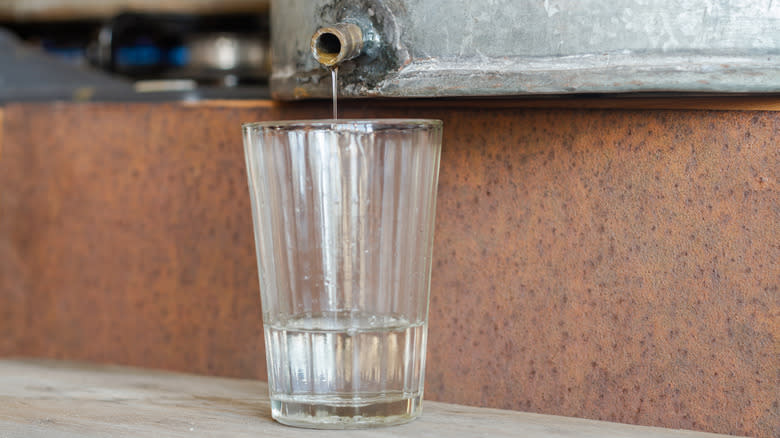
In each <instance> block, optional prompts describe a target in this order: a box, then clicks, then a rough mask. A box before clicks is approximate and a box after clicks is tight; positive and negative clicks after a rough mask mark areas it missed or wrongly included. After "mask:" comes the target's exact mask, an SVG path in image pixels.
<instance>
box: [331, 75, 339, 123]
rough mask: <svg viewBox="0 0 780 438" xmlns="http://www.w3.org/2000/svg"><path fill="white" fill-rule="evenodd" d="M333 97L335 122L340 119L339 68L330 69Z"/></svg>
mask: <svg viewBox="0 0 780 438" xmlns="http://www.w3.org/2000/svg"><path fill="white" fill-rule="evenodd" d="M330 79H331V95H332V98H333V120H336V119H338V118H339V107H338V102H337V101H338V94H339V66H335V67H333V68H332V69H330Z"/></svg>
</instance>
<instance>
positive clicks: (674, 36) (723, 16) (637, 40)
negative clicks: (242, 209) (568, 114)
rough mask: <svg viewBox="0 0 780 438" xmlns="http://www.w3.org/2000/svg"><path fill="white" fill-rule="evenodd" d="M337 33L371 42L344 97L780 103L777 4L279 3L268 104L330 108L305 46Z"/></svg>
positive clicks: (348, 71)
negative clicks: (743, 97)
mask: <svg viewBox="0 0 780 438" xmlns="http://www.w3.org/2000/svg"><path fill="white" fill-rule="evenodd" d="M343 21H348V22H352V23H356V24H359V25H360V26H361V27H362V28H363V29H364V34H368V35H369V36H370V37H371V38H372V40H371V44H372V47H371V51H370V53H369V54H365V53H364V54H363V55H361V56H359V57H357V58H355V59H353V60H350V61H346V62H344V63H343V64H342V65H341V66H340V78H341V91H340V93H341V94H342V95H343V96H348V97H365V96H380V97H438V96H513V95H529V94H532V95H536V94H569V93H624V92H675V93H688V92H694V93H698V92H709V93H775V92H780V1H777V0H612V1H608V2H605V1H601V0H579V1H576V2H575V1H568V0H474V1H469V0H450V1H444V0H384V1H383V0H352V1H350V0H284V1H274V2H272V5H271V26H272V44H273V53H274V61H273V74H272V77H271V91H272V95H273V96H274V98H277V99H284V100H291V99H301V98H311V97H326V96H330V83H329V78H330V74H329V72H328V71H327V70H326V69H325V68H323V67H322V66H320V65H319V64H318V63H317V62H316V61H315V60H314V58H313V57H312V55H311V52H310V40H311V37H312V35H313V34H314V32H316V31H317V29H318V28H319V27H321V26H325V25H331V24H334V23H338V22H343Z"/></svg>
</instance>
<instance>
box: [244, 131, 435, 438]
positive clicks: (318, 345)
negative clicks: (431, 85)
mask: <svg viewBox="0 0 780 438" xmlns="http://www.w3.org/2000/svg"><path fill="white" fill-rule="evenodd" d="M441 128H442V123H441V121H438V120H405V119H399V120H385V119H381V120H321V121H288V122H267V123H249V124H245V125H244V126H243V132H244V150H245V153H246V165H247V172H248V177H249V191H250V196H251V199H252V214H253V219H254V231H255V244H256V249H257V260H258V271H259V277H260V292H261V297H262V306H263V325H264V328H265V344H266V359H267V363H268V386H269V391H270V398H271V406H272V415H273V418H274V419H276V420H277V421H279V422H281V423H284V424H288V425H292V426H301V427H311V428H339V429H341V428H359V427H371V426H380V425H391V424H399V423H405V422H407V421H410V420H412V419H414V418H416V417H417V416H419V415H420V413H421V409H422V396H423V380H424V377H425V347H426V338H427V321H428V301H429V292H430V278H431V256H432V250H433V229H434V217H435V212H436V189H437V182H438V175H439V157H440V155H441Z"/></svg>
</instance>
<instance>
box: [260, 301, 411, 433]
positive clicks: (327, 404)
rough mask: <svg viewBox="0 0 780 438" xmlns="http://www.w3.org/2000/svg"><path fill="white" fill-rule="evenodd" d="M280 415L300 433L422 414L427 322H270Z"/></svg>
mask: <svg viewBox="0 0 780 438" xmlns="http://www.w3.org/2000/svg"><path fill="white" fill-rule="evenodd" d="M265 337H266V345H267V352H268V355H269V357H268V363H269V364H273V366H272V368H271V369H269V373H268V375H269V382H268V384H269V388H270V396H271V407H272V414H273V417H274V418H275V419H276V420H277V421H280V422H281V423H284V424H288V425H292V426H299V427H307V426H308V427H317V428H327V427H332V428H338V429H342V428H351V427H356V428H358V427H367V426H369V427H370V426H382V425H389V424H400V423H405V422H407V421H411V420H412V419H414V418H415V417H417V416H418V415H419V414H420V410H421V401H422V394H423V386H422V385H423V378H424V376H423V373H424V369H423V364H424V363H425V362H424V357H423V355H424V354H425V342H426V326H425V323H424V322H422V321H420V322H410V321H408V320H406V319H404V318H402V317H397V316H389V315H373V314H363V313H358V312H328V313H323V314H318V315H302V316H300V317H297V318H292V319H288V320H286V321H276V322H272V323H266V324H265Z"/></svg>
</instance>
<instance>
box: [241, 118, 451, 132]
mask: <svg viewBox="0 0 780 438" xmlns="http://www.w3.org/2000/svg"><path fill="white" fill-rule="evenodd" d="M442 125H443V122H442V121H441V120H439V119H400V118H394V119H310V120H276V121H267V122H247V123H242V124H241V127H242V128H243V129H260V130H267V129H273V130H284V131H289V130H292V129H300V128H315V129H316V128H324V129H330V130H334V131H349V130H350V129H354V128H358V127H362V128H370V127H376V128H378V129H379V130H382V129H415V128H418V129H419V128H441V127H442Z"/></svg>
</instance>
